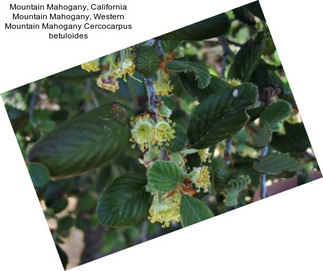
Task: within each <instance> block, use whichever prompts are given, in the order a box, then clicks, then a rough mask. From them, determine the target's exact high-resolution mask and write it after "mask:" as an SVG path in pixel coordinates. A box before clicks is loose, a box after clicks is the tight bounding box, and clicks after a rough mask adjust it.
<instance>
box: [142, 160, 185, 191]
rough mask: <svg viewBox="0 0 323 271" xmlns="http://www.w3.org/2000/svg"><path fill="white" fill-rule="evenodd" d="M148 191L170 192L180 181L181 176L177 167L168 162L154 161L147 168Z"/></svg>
mask: <svg viewBox="0 0 323 271" xmlns="http://www.w3.org/2000/svg"><path fill="white" fill-rule="evenodd" d="M147 175H148V184H147V190H148V191H156V190H157V191H160V192H170V191H172V190H173V189H174V188H175V187H176V186H177V185H178V184H179V182H180V181H181V180H183V174H182V172H181V170H180V169H179V167H178V166H177V165H176V164H175V163H173V162H169V161H156V162H154V163H153V164H152V165H150V166H149V167H148V171H147Z"/></svg>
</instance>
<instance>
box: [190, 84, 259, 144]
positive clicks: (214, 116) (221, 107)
mask: <svg viewBox="0 0 323 271" xmlns="http://www.w3.org/2000/svg"><path fill="white" fill-rule="evenodd" d="M257 98H258V91H257V87H256V86H255V85H252V84H242V85H240V86H239V87H237V88H236V89H234V90H232V91H231V90H229V91H220V92H218V93H215V94H213V95H210V96H209V97H208V99H206V100H204V101H203V102H202V103H201V104H200V105H199V106H198V107H197V108H196V110H195V112H194V113H193V116H192V118H191V121H190V124H189V127H188V132H187V134H188V139H189V142H190V143H191V144H192V148H195V149H203V148H207V147H209V146H212V145H214V144H216V143H218V142H220V141H222V140H223V139H225V138H227V137H229V136H231V135H233V134H235V133H236V132H238V131H239V130H240V129H241V128H242V127H243V126H244V125H245V124H246V123H247V122H248V120H249V116H248V114H247V112H246V110H247V109H248V108H250V107H251V106H253V105H254V104H255V102H256V101H257Z"/></svg>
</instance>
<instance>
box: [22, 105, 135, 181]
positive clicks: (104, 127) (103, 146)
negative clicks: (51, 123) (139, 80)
mask: <svg viewBox="0 0 323 271" xmlns="http://www.w3.org/2000/svg"><path fill="white" fill-rule="evenodd" d="M129 139H130V126H129V112H128V110H127V109H126V108H125V107H124V106H123V105H121V104H118V103H112V104H108V105H103V106H100V107H98V108H95V109H93V110H92V111H89V112H86V113H84V114H81V115H79V116H77V117H75V118H73V119H70V120H68V121H66V122H64V123H63V124H61V125H60V126H59V127H57V128H56V129H54V130H52V131H51V132H49V133H48V134H46V135H45V136H44V137H43V138H42V139H40V140H39V141H38V142H36V144H35V145H34V146H33V147H32V149H31V150H30V152H29V155H28V159H29V161H32V162H41V163H43V164H44V165H45V166H46V167H47V168H48V170H49V172H50V174H51V176H52V178H53V179H61V178H69V177H73V176H77V175H81V174H83V173H86V172H88V171H90V170H92V169H95V168H97V167H99V166H101V165H103V164H105V163H106V162H108V161H109V160H110V159H112V158H114V157H115V156H117V155H118V154H120V153H122V151H123V149H124V148H125V147H126V146H127V145H128V143H129Z"/></svg>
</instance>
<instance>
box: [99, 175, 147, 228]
mask: <svg viewBox="0 0 323 271" xmlns="http://www.w3.org/2000/svg"><path fill="white" fill-rule="evenodd" d="M145 185H146V179H145V178H143V177H140V176H137V175H133V174H127V175H124V176H121V177H119V178H117V179H115V180H114V181H113V182H112V183H111V184H110V185H108V186H107V187H106V188H105V189H104V191H103V192H102V194H101V195H100V198H99V202H98V205H97V209H96V212H97V215H98V218H99V220H100V221H101V223H103V224H105V225H108V226H113V227H123V226H131V225H136V224H138V223H140V222H141V221H142V220H144V219H145V218H147V216H148V209H149V207H150V204H151V200H152V197H151V195H150V194H149V193H147V192H146V191H145Z"/></svg>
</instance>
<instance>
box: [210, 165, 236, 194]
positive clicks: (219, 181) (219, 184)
mask: <svg viewBox="0 0 323 271" xmlns="http://www.w3.org/2000/svg"><path fill="white" fill-rule="evenodd" d="M231 177H232V168H231V166H230V165H227V164H225V165H221V166H219V167H218V168H216V169H215V172H214V182H213V183H214V189H215V190H216V191H217V192H220V191H222V190H223V189H224V187H225V184H226V183H227V182H228V181H229V180H230V178H231Z"/></svg>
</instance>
